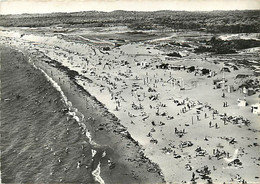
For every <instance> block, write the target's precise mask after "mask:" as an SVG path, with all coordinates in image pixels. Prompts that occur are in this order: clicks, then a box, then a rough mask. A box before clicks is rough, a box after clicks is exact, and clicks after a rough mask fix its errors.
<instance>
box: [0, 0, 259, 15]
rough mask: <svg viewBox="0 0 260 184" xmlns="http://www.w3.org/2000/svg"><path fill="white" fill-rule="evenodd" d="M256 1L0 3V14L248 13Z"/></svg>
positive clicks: (15, 0)
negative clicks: (85, 12)
mask: <svg viewBox="0 0 260 184" xmlns="http://www.w3.org/2000/svg"><path fill="white" fill-rule="evenodd" d="M248 9H260V0H0V14H21V13H51V12H76V11H90V10H97V11H113V10H130V11H133V10H135V11H156V10H186V11H210V10H248Z"/></svg>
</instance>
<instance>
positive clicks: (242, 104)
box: [237, 99, 247, 107]
mask: <svg viewBox="0 0 260 184" xmlns="http://www.w3.org/2000/svg"><path fill="white" fill-rule="evenodd" d="M237 105H238V106H240V107H245V106H247V102H246V100H245V99H237Z"/></svg>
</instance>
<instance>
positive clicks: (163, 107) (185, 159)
mask: <svg viewBox="0 0 260 184" xmlns="http://www.w3.org/2000/svg"><path fill="white" fill-rule="evenodd" d="M48 39H50V38H48ZM53 39H54V38H53ZM54 40H55V39H54ZM56 41H57V45H58V44H62V43H63V41H62V40H61V43H58V40H56ZM35 42H37V38H35ZM42 42H43V43H44V41H42ZM71 44H72V46H71V47H72V48H73V47H74V46H73V43H71ZM18 45H19V44H18ZM147 47H149V51H148V50H147ZM152 47H154V45H153V46H152ZM30 48H32V49H33V50H34V47H30ZM69 49H70V48H68V50H69ZM36 50H37V51H36ZM94 50H95V49H94ZM35 51H36V52H35ZM138 52H143V53H144V54H140V53H138ZM146 52H147V53H146ZM151 52H152V53H157V54H159V55H160V54H161V51H160V52H159V51H158V50H156V49H154V48H152V49H151V47H150V46H149V45H147V44H142V43H141V44H139V43H135V44H126V45H124V46H122V47H120V48H116V49H114V50H111V51H110V56H109V54H108V55H107V56H105V55H104V54H103V53H101V52H99V49H98V48H97V49H96V50H95V54H94V56H93V55H91V53H90V56H89V55H87V54H82V53H83V51H82V53H73V52H72V53H71V52H69V53H67V50H66V51H64V50H63V49H56V48H55V47H54V48H53V46H50V45H49V47H48V44H47V45H39V47H35V50H34V51H32V53H33V55H35V54H36V55H38V54H39V55H40V56H39V57H36V59H37V60H39V61H40V62H39V61H36V62H35V63H37V64H39V65H42V68H44V69H45V70H46V71H49V73H50V74H51V73H54V78H56V81H58V82H59V83H60V84H61V85H63V84H62V83H63V81H70V83H69V85H63V87H64V88H65V89H66V90H67V91H68V92H69V91H72V92H73V91H75V92H73V94H69V93H68V94H67V95H68V96H71V99H74V101H75V103H73V104H78V105H79V106H80V107H79V108H80V109H82V110H83V111H84V109H86V108H91V109H92V111H96V112H97V113H100V114H102V115H104V116H107V115H109V116H111V117H110V118H112V119H114V120H115V122H117V123H118V124H116V125H115V126H109V124H107V123H105V124H102V123H101V124H98V126H95V125H94V126H95V127H94V128H93V129H92V132H93V133H94V134H93V135H94V137H95V135H98V134H99V133H100V132H102V131H103V130H104V129H108V130H114V132H113V133H114V134H118V135H119V136H122V137H129V138H130V139H131V137H134V139H135V140H138V143H139V144H140V145H142V146H144V151H145V154H143V153H142V154H141V155H148V157H149V159H150V160H152V161H153V162H155V163H159V164H160V167H161V168H162V171H163V174H164V175H166V176H167V179H166V181H177V180H178V181H179V182H181V181H189V180H190V178H191V176H192V171H191V170H192V169H193V171H194V172H197V170H200V169H201V168H200V166H201V164H202V163H203V164H205V165H209V167H210V169H211V168H213V170H212V175H211V177H213V179H214V182H221V181H233V179H234V178H236V177H237V176H236V175H235V174H240V175H242V176H243V170H244V169H243V167H242V168H238V169H236V168H233V169H232V168H229V169H225V168H227V164H228V162H230V161H231V160H230V158H229V156H230V155H231V154H232V153H233V152H235V153H236V152H238V155H239V156H234V158H235V157H237V158H238V157H241V159H242V161H243V163H244V164H245V167H247V168H248V167H249V166H248V163H250V164H252V165H254V164H255V161H254V160H253V159H250V158H249V156H245V155H247V154H248V153H249V154H250V155H251V157H254V156H255V153H254V151H253V149H257V147H256V146H255V147H253V148H247V147H249V146H250V144H251V143H252V141H256V139H258V138H257V137H258V136H257V135H256V134H255V132H258V131H259V130H258V128H259V126H258V125H257V121H256V120H257V116H254V115H252V114H250V111H249V110H248V109H247V108H243V107H238V106H237V104H236V100H237V98H239V97H240V96H241V95H242V94H240V93H239V91H235V92H232V94H229V93H227V98H222V97H221V94H220V93H221V90H220V89H214V88H213V84H212V79H213V80H214V79H218V78H219V77H222V76H221V74H220V69H221V67H222V65H221V64H219V63H218V64H216V63H214V62H215V61H217V62H218V60H219V59H221V61H222V62H223V64H224V60H223V59H224V57H225V56H222V55H221V56H211V57H208V56H207V55H205V57H207V60H206V58H205V59H204V58H203V56H204V55H198V56H197V55H195V54H193V55H191V56H189V57H187V58H185V57H184V58H183V59H178V60H175V61H174V60H173V61H172V62H174V63H175V64H176V65H177V64H179V65H183V64H184V65H185V66H186V65H187V66H190V65H193V62H195V61H196V65H201V66H202V67H206V68H208V69H211V70H213V71H214V72H215V73H216V74H217V76H216V77H215V76H213V77H212V78H211V77H206V76H202V75H201V76H199V77H195V78H194V73H189V72H186V71H184V70H180V71H173V70H172V71H171V70H161V69H158V70H156V69H155V70H153V69H154V68H153V67H155V62H153V60H152V59H151V58H150V57H148V56H149V54H148V53H151ZM134 53H138V54H136V58H137V59H134V60H133V62H132V59H133V54H134ZM46 55H47V56H48V57H49V59H48V60H50V61H53V63H51V62H49V63H48V62H46V60H45V59H44V58H45V56H46ZM68 56H69V57H68ZM113 56H114V58H113ZM144 56H145V57H147V58H145V57H144ZM151 56H153V57H154V54H151ZM164 56H165V55H164V54H162V55H161V56H158V58H160V57H161V61H164V60H165V58H164ZM84 57H86V58H88V59H91V62H92V63H91V65H90V66H87V67H86V61H84V60H83V59H84ZM103 57H105V59H104V60H103ZM229 57H230V58H231V57H235V55H232V56H229ZM236 57H238V56H236ZM192 58H193V59H192ZM201 58H203V59H201ZM143 59H148V61H147V63H149V64H152V66H150V67H148V68H145V67H141V66H142V65H143V64H145V62H144V63H142V60H143ZM149 59H151V60H150V61H149ZM56 60H57V61H56ZM98 60H99V61H105V62H107V61H110V62H111V65H112V66H111V67H109V66H108V68H107V67H105V66H106V64H105V65H104V68H103V70H99V67H102V62H100V63H101V66H100V64H98V63H97V61H98ZM124 60H127V61H128V60H130V62H129V63H130V65H131V67H133V69H136V70H133V71H134V72H133V73H132V72H129V71H130V68H131V67H130V65H129V64H122V62H121V61H124ZM140 60H141V61H140ZM41 61H42V62H41ZM54 61H55V62H54ZM44 62H46V63H44ZM57 62H58V63H59V64H57ZM138 62H139V67H138V65H136V64H138ZM169 62H171V61H169ZM54 63H56V64H54ZM103 64H104V63H103ZM62 65H64V66H65V68H63V67H61V68H63V69H65V70H66V67H67V69H68V68H69V69H68V71H69V75H71V76H72V77H70V76H69V77H67V78H66V79H65V80H64V79H63V76H64V75H63V74H62V72H59V69H57V70H56V69H55V67H57V66H62ZM140 65H141V66H140ZM126 66H127V67H128V69H129V70H127V68H126ZM157 66H158V65H157ZM119 67H120V69H121V70H122V71H120V73H119V72H118V71H117V68H119ZM85 68H87V69H86V70H85ZM82 69H84V70H85V71H87V72H86V74H85V72H83V70H82ZM52 71H53V72H52ZM93 71H94V72H93ZM102 71H103V72H102ZM145 72H146V74H145ZM157 72H159V73H157ZM92 73H94V75H92ZM148 73H149V75H148ZM239 73H242V74H250V73H252V71H249V70H248V69H245V68H243V67H241V66H240V67H239V69H238V71H233V70H232V72H231V73H230V74H227V76H226V77H227V78H228V79H229V80H231V82H229V84H232V81H233V80H234V77H235V76H236V75H237V74H239ZM111 74H112V77H111ZM124 74H127V76H126V75H124ZM172 74H173V75H172ZM78 75H79V76H80V77H76V76H78ZM175 75H176V76H177V77H185V80H186V81H185V87H188V88H189V89H187V90H184V91H181V90H178V89H179V87H180V85H179V86H178V85H176V86H175V85H174V83H171V81H170V82H168V81H165V80H164V79H167V78H168V77H169V79H171V78H172V77H174V78H175ZM102 76H103V77H104V78H102ZM135 76H136V77H135ZM195 76H196V73H195ZM88 77H90V78H88ZM113 77H114V78H113ZM74 78H75V79H74ZM103 79H104V80H103ZM142 79H143V80H142ZM92 80H93V84H92V83H91V81H92ZM143 82H144V84H143ZM236 82H237V81H236ZM85 83H86V85H85ZM111 84H112V85H111ZM183 85H184V84H183ZM104 86H105V87H104ZM131 86H132V88H131ZM161 86H162V87H161ZM78 87H79V88H78ZM176 87H177V89H176ZM104 88H105V90H104ZM212 88H213V89H212ZM71 89H72V90H71ZM73 89H74V90H73ZM131 89H132V91H130V90H131ZM149 89H150V91H149ZM66 90H65V91H66ZM89 90H90V91H89ZM120 90H122V91H123V93H120ZM133 90H134V92H133ZM147 90H148V93H147ZM151 90H152V91H151ZM79 91H81V92H82V91H83V92H84V91H89V92H90V93H91V94H92V95H94V96H95V97H93V98H92V97H89V96H88V94H90V93H89V92H88V93H87V94H85V97H82V98H81V99H84V100H83V101H86V100H87V101H89V102H91V103H92V104H95V105H94V106H95V107H94V106H93V105H92V106H89V107H86V106H85V104H83V103H82V100H80V98H78V97H77V96H80V95H82V94H83V93H81V92H79ZM154 91H155V92H156V91H157V92H156V93H157V94H161V96H159V97H158V95H157V96H156V93H155V92H154ZM201 91H203V92H204V91H205V93H201ZM117 92H119V93H117ZM115 94H116V95H115ZM110 95H111V96H110ZM131 95H132V96H131ZM167 96H169V97H171V98H168V97H167ZM212 96H214V97H215V98H212ZM115 97H116V98H115ZM129 97H130V98H129ZM148 97H151V98H150V99H149V98H148ZM102 98H103V99H102ZM118 99H119V102H120V105H119V106H120V108H119V109H116V108H115V107H116V106H117V103H118ZM96 100H100V102H97V103H96ZM223 100H225V101H226V103H228V104H229V105H228V107H225V110H224V109H223V107H222V105H223V104H222V103H223ZM255 100H256V95H253V96H251V97H248V102H249V104H252V103H254V102H255ZM101 102H102V103H103V104H102V103H101ZM131 102H133V104H134V105H132V108H131V105H130V104H131ZM161 102H163V103H165V104H162V103H161ZM136 104H137V105H136ZM103 105H105V106H106V108H104V109H103ZM138 105H140V108H139V106H138ZM149 105H150V106H149ZM191 105H192V107H191ZM79 108H77V109H79ZM100 108H101V109H100ZM156 108H157V111H156ZM80 109H79V110H80ZM159 109H160V111H159ZM98 110H100V111H99V112H98ZM107 110H109V111H110V112H113V114H110V113H108V111H107ZM218 110H219V111H220V112H218ZM80 111H81V110H80ZM101 111H102V112H101ZM215 111H216V112H217V113H215V115H214V112H215ZM224 112H225V113H227V115H224V114H223V113H224ZM127 113H128V114H127ZM201 113H202V114H201ZM204 113H205V114H206V115H205V118H204ZM114 114H115V116H114ZM212 114H213V117H212ZM241 114H242V115H243V117H241V116H240V115H241ZM167 115H168V116H167ZM214 116H215V117H214ZM223 116H225V117H224V118H227V119H229V120H228V122H225V123H224V124H223ZM85 117H88V115H87V116H85ZM192 118H194V119H192ZM247 118H249V123H250V120H252V124H251V127H247V125H246V124H244V123H245V122H247V121H248V120H247ZM118 119H120V124H123V126H121V125H119V122H118ZM234 119H236V120H237V121H238V123H237V122H236V121H235V120H234ZM193 120H194V121H193ZM100 121H103V120H102V118H101V119H100ZM191 121H192V122H191ZM211 121H213V123H214V124H213V126H211V123H210V126H208V123H209V122H211ZM101 125H102V126H101ZM215 125H216V128H214V127H215ZM92 127H93V126H92ZM126 128H127V130H126ZM174 128H175V130H176V129H177V131H175V133H174ZM255 128H256V129H255ZM247 129H248V130H247ZM96 130H97V131H96ZM201 130H205V131H202V132H201ZM231 130H232V131H231ZM230 131H231V132H230ZM181 132H183V133H181ZM129 133H130V134H131V136H129ZM179 135H181V137H179ZM227 135H228V136H230V137H227ZM176 136H177V137H176ZM232 138H235V140H236V141H238V142H239V144H234V145H232V144H227V143H228V142H226V141H227V140H232ZM134 139H133V140H134ZM245 139H246V140H245ZM101 141H104V142H106V141H107V142H109V141H108V140H101ZM207 141H208V142H207ZM250 141H251V142H250ZM158 142H159V144H157V143H158ZM189 142H191V143H192V144H190V143H189ZM186 144H188V145H189V146H188V147H185V146H187V145H186ZM247 144H248V145H247ZM126 145H127V144H126ZM183 145H184V147H182V146H183ZM123 146H124V145H123ZM127 146H128V145H127ZM127 146H126V147H127ZM240 146H242V147H240ZM115 147H116V145H115ZM196 147H200V149H201V147H202V150H203V148H204V149H205V150H203V151H202V153H200V151H196V150H197V149H195V148H196ZM183 148H184V149H183ZM220 148H224V149H223V150H222V151H224V152H225V154H224V155H226V153H228V154H227V155H229V156H227V155H226V156H224V158H222V157H221V158H220V159H219V158H215V157H217V156H216V154H215V152H214V150H216V149H220ZM235 148H236V149H235ZM117 149H120V147H119V148H117ZM125 149H126V148H125ZM244 149H247V150H249V152H248V153H245V152H244ZM194 150H195V151H194ZM197 152H199V153H197ZM212 152H213V154H212ZM197 154H201V155H197ZM217 155H218V154H217ZM197 156H199V157H198V158H197ZM212 157H213V158H214V159H212ZM179 158H180V159H179ZM192 158H194V159H192ZM207 158H208V159H209V160H207ZM119 159H120V158H119ZM215 159H217V160H218V161H217V160H215ZM130 160H131V159H130ZM165 160H169V162H167V161H165ZM134 162H135V161H134ZM187 164H188V165H190V168H188V169H187V168H186V166H187ZM172 165H176V167H178V168H179V167H180V168H182V171H183V173H185V174H182V173H181V172H176V173H175V170H176V167H174V168H172V167H171V166H172ZM254 166H255V165H254ZM255 167H257V166H255ZM216 168H218V169H216ZM204 169H205V168H204ZM223 172H225V173H226V174H225V175H224V174H222V173H223ZM196 174H197V173H196ZM183 175H184V176H183ZM254 177H255V178H254ZM250 178H251V180H252V181H256V180H257V174H256V173H255V172H252V173H250V175H247V176H245V178H243V179H246V180H247V181H250ZM197 179H199V181H202V180H201V179H202V178H200V177H197ZM209 179H210V178H209Z"/></svg>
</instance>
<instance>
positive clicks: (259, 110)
mask: <svg viewBox="0 0 260 184" xmlns="http://www.w3.org/2000/svg"><path fill="white" fill-rule="evenodd" d="M251 112H252V113H253V114H260V103H256V104H253V105H251Z"/></svg>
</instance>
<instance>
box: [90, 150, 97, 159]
mask: <svg viewBox="0 0 260 184" xmlns="http://www.w3.org/2000/svg"><path fill="white" fill-rule="evenodd" d="M91 153H92V158H93V157H94V156H95V155H96V153H97V151H96V150H94V149H91Z"/></svg>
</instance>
